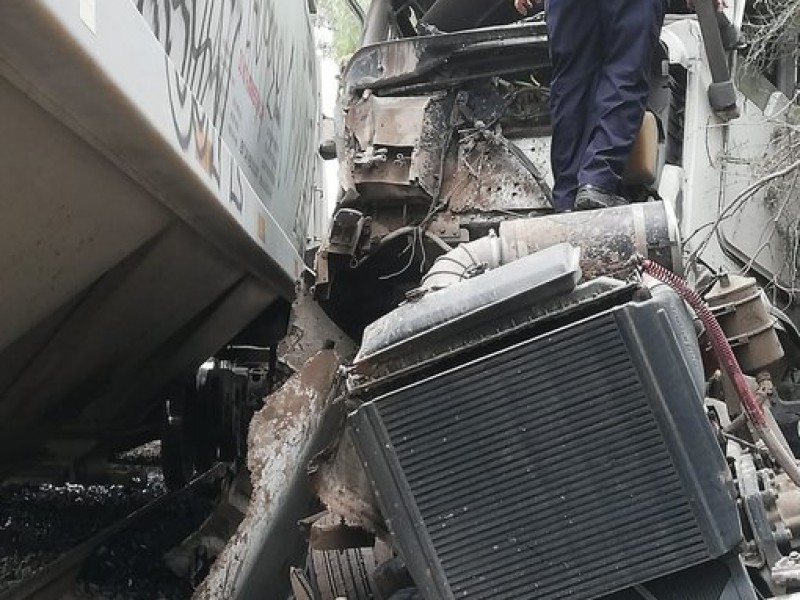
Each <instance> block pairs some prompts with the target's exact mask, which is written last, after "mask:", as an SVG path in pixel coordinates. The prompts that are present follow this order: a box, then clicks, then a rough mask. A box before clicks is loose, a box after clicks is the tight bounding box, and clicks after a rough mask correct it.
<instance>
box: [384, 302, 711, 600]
mask: <svg viewBox="0 0 800 600" xmlns="http://www.w3.org/2000/svg"><path fill="white" fill-rule="evenodd" d="M375 404H376V407H377V410H378V413H379V415H380V417H381V420H382V421H383V424H384V427H385V430H386V431H387V432H388V434H389V441H390V442H391V445H392V446H393V448H394V451H395V453H396V456H397V459H398V461H399V466H400V469H401V471H402V474H403V477H404V479H405V480H406V483H407V485H408V488H409V489H410V492H411V494H412V495H413V498H414V500H415V502H416V504H417V508H418V510H419V513H420V514H421V516H422V519H423V523H424V528H425V530H426V532H427V536H428V537H429V538H430V540H431V542H432V544H433V547H434V551H435V553H436V555H437V557H438V560H439V562H440V563H441V566H442V569H443V571H444V575H445V577H446V579H447V582H448V584H449V586H450V589H451V590H452V592H453V595H454V596H455V597H456V598H464V597H468V598H493V599H500V598H522V597H526V598H548V599H556V598H562V597H564V598H566V597H569V598H571V599H574V600H579V599H583V598H595V597H599V596H602V595H605V594H608V593H610V592H612V591H615V590H619V589H622V588H625V587H627V586H630V585H632V584H635V583H639V582H642V581H647V580H651V579H654V578H656V577H659V576H662V575H665V574H667V573H672V572H675V571H677V570H679V569H682V568H685V567H688V566H691V565H694V564H697V563H699V562H701V561H703V560H705V559H707V558H708V550H707V549H706V547H705V543H704V541H703V537H702V535H701V532H700V530H699V529H698V526H697V524H696V522H695V517H694V514H693V512H692V510H691V508H690V506H689V504H688V501H687V499H686V494H685V492H684V491H683V488H682V485H681V482H680V480H679V477H678V475H677V474H676V472H675V468H674V466H673V464H672V462H671V458H670V454H669V452H668V450H667V447H666V444H665V442H664V440H663V438H662V435H661V432H660V430H659V427H658V425H657V423H656V421H655V418H654V416H653V414H652V412H651V409H650V406H649V403H648V401H647V399H646V397H645V392H644V390H643V388H642V385H641V383H640V381H639V379H638V376H637V373H636V371H635V369H634V367H633V364H632V363H631V360H630V358H629V356H628V351H627V348H626V346H625V344H624V343H623V340H622V338H621V336H620V334H619V332H618V330H617V328H616V325H615V321H614V318H613V316H612V315H611V314H606V315H602V316H600V317H597V318H595V319H593V320H591V321H589V322H586V323H583V324H581V325H580V326H577V327H572V328H569V329H566V330H562V331H560V332H556V333H554V334H552V335H550V336H546V337H543V338H538V339H536V340H532V341H530V342H526V343H525V344H522V345H519V346H516V347H513V348H510V349H508V350H507V351H504V352H502V353H500V354H496V355H493V356H490V357H488V358H485V359H481V360H479V361H477V362H474V363H471V364H468V365H466V366H464V367H460V368H458V369H455V370H453V371H450V372H447V373H445V374H443V375H440V376H438V377H435V378H433V379H430V380H428V381H425V382H422V383H421V384H418V385H415V386H411V387H408V388H405V389H403V390H400V391H397V392H394V393H392V394H389V395H387V396H385V397H383V398H380V399H378V400H377V401H376V403H375Z"/></svg>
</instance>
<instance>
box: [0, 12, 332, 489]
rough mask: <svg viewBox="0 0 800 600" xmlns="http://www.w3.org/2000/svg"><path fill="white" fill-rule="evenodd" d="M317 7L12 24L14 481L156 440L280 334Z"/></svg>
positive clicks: (8, 161)
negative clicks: (196, 392)
mask: <svg viewBox="0 0 800 600" xmlns="http://www.w3.org/2000/svg"><path fill="white" fill-rule="evenodd" d="M312 10H313V6H312V3H310V2H306V1H305V0H301V1H296V2H288V3H285V2H278V0H243V1H240V2H214V1H212V0H199V1H193V2H187V1H180V0H178V1H175V0H172V1H166V0H102V1H96V0H81V1H80V2H78V1H76V2H63V1H62V0H10V1H5V2H3V3H1V4H0V115H2V116H1V117H0V139H1V140H2V152H1V153H0V157H1V158H0V440H2V441H1V442H0V476H8V475H9V474H13V473H20V472H23V471H27V472H30V470H31V468H32V467H36V468H37V469H38V468H40V467H42V466H43V465H48V466H54V467H56V468H57V469H63V468H65V467H73V466H75V465H76V464H81V463H82V462H84V461H86V460H88V459H89V458H91V457H99V456H103V455H105V454H106V453H108V451H109V450H113V449H117V448H122V447H124V446H126V445H131V444H134V443H137V442H139V441H142V440H146V439H149V438H152V437H154V436H155V435H157V433H158V431H159V427H160V423H161V421H162V415H163V405H164V402H163V400H164V394H165V393H166V392H165V390H167V389H169V386H170V385H171V383H172V382H174V381H176V380H178V381H179V380H182V379H189V378H191V377H193V373H195V372H196V370H197V368H198V367H199V366H200V365H201V364H202V363H203V362H204V361H205V360H206V359H207V358H208V357H209V356H212V355H214V354H215V353H216V352H218V351H219V350H220V349H221V348H225V347H226V346H227V345H228V344H229V343H230V342H231V341H232V340H234V338H235V342H236V343H237V344H240V345H246V346H250V347H255V348H266V347H268V346H269V345H270V344H273V343H274V342H275V339H276V338H277V337H279V336H280V330H281V327H285V320H286V314H287V312H288V305H289V302H290V301H291V299H292V298H293V295H294V293H295V282H296V281H297V279H298V277H299V276H300V274H301V273H302V271H303V269H304V268H305V267H304V251H305V247H306V241H307V224H308V221H309V216H310V215H312V214H313V213H314V212H315V211H314V210H313V206H314V203H315V202H319V201H321V198H320V197H319V195H318V194H317V193H316V192H317V190H318V187H317V185H316V182H317V178H316V172H315V171H316V164H317V160H318V158H317V157H316V156H315V153H314V148H315V146H316V144H317V125H318V94H317V83H316V82H317V68H316V52H315V47H314V44H313V39H312V36H313V31H312V27H311V21H310V14H311V11H312Z"/></svg>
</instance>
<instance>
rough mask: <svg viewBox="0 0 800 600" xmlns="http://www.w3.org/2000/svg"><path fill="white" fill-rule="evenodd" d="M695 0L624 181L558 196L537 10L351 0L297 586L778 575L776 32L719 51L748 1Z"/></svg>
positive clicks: (790, 225)
mask: <svg viewBox="0 0 800 600" xmlns="http://www.w3.org/2000/svg"><path fill="white" fill-rule="evenodd" d="M473 4H475V5H476V6H478V4H477V3H473ZM509 4H510V3H509ZM697 4H698V17H695V16H694V15H690V14H687V13H686V12H684V13H681V14H678V13H671V14H669V15H668V17H667V20H666V23H665V26H664V28H663V31H662V35H661V42H662V43H661V46H660V48H659V50H658V52H657V56H656V57H655V58H654V61H653V69H652V77H651V94H650V101H649V107H648V114H647V115H646V117H645V120H644V123H643V127H642V132H641V133H640V136H639V138H638V140H637V145H636V149H635V150H634V155H633V156H632V159H631V161H630V163H629V165H628V172H627V173H626V177H625V182H624V183H625V194H626V196H627V197H628V198H629V199H630V200H631V201H633V203H632V204H631V205H629V206H625V207H619V208H614V209H606V210H603V211H590V212H578V213H570V214H565V215H553V214H551V211H550V206H549V193H550V191H549V186H550V184H551V182H552V179H551V175H550V172H549V166H548V160H547V154H548V152H547V149H548V146H549V140H548V135H549V116H548V108H547V81H548V77H549V67H548V63H549V59H548V50H547V39H546V32H545V27H544V24H543V23H542V22H541V20H539V19H537V18H534V19H530V20H525V21H522V22H518V23H514V24H507V25H503V24H499V22H500V21H502V20H503V19H504V18H505V17H504V16H503V15H502V14H501V13H502V11H503V10H505V9H506V8H509V7H501V8H500V9H499V10H500V12H498V13H491V11H487V10H486V8H485V7H486V4H485V3H484V4H481V6H479V7H478V8H479V9H480V10H478V12H476V13H475V14H472V15H470V14H467V13H468V12H469V11H468V9H467V7H468V6H472V4H470V3H469V2H466V3H465V2H450V1H449V0H440V1H439V2H436V3H429V2H428V3H426V2H401V3H395V2H390V1H389V0H374V1H373V2H372V3H371V6H370V9H369V12H368V14H367V15H365V20H366V24H365V25H366V27H365V44H364V45H363V47H362V48H361V49H360V50H359V51H358V52H357V53H356V54H355V55H354V57H353V58H352V60H351V61H350V63H349V65H348V67H347V69H346V70H345V72H344V74H343V77H342V94H341V105H340V108H341V110H340V112H339V114H338V115H337V118H338V130H337V136H336V152H337V155H338V160H339V164H340V176H341V181H342V187H343V193H342V196H341V198H340V201H339V203H338V206H337V211H336V213H335V215H334V217H333V222H332V227H331V231H330V233H329V236H328V237H327V239H326V240H325V242H324V243H323V246H322V247H321V249H320V252H319V253H318V255H317V259H316V265H315V274H316V279H315V285H314V294H315V295H316V297H317V298H318V299H319V301H320V303H321V304H322V305H323V306H324V307H325V308H326V310H327V312H328V314H329V315H331V316H332V317H333V318H334V320H335V321H337V322H338V323H339V324H340V325H341V326H342V327H344V328H345V329H347V330H348V331H349V332H350V333H351V334H352V335H353V336H354V337H357V338H360V339H361V346H360V349H359V351H358V353H357V354H356V355H355V357H352V358H346V359H345V360H344V365H343V368H342V380H341V382H340V385H341V386H342V387H341V390H340V393H339V394H338V395H337V396H336V400H335V401H333V402H332V405H331V411H332V412H333V413H334V414H339V415H340V416H341V418H342V423H343V424H342V426H341V427H340V428H338V430H337V431H338V435H337V436H335V437H334V439H333V440H332V441H330V443H329V445H328V447H327V449H326V450H324V451H323V452H321V453H319V454H318V455H317V457H316V458H315V459H314V461H312V466H311V481H312V484H313V485H314V488H315V490H316V491H317V495H318V498H319V500H320V501H321V504H322V505H323V506H324V507H325V509H326V511H325V512H323V513H320V514H318V515H315V516H314V517H312V518H310V519H308V520H307V521H306V525H307V526H308V539H309V553H308V566H307V568H306V569H305V570H295V571H293V574H292V577H293V584H294V592H295V595H296V597H297V598H323V599H327V598H335V597H339V596H344V597H348V598H397V599H399V598H427V599H445V598H543V599H549V598H573V599H587V600H588V599H591V598H609V599H614V600H623V599H625V600H627V599H634V598H646V599H653V598H655V599H659V600H667V599H673V598H692V599H699V598H708V599H720V600H732V599H755V598H758V597H787V598H788V597H791V598H794V597H796V596H794V595H790V596H786V595H785V594H791V593H792V592H794V591H800V520H799V519H798V517H800V504H799V503H798V500H799V499H800V470H799V469H798V465H797V458H796V455H795V453H796V452H798V450H800V437H798V416H799V415H800V379H799V378H798V374H800V371H798V368H800V362H798V359H800V331H798V324H800V319H798V317H800V312H798V310H797V308H798V307H797V304H796V302H795V300H794V298H795V293H796V277H797V270H798V262H797V252H796V248H797V244H798V238H797V222H798V218H799V217H800V196H799V195H798V194H797V191H796V189H795V188H794V187H793V185H792V179H791V177H790V178H789V179H788V181H787V180H783V179H781V177H779V176H777V175H776V176H767V177H761V176H760V175H763V174H764V173H767V172H768V171H767V169H769V168H773V169H774V170H775V171H778V172H780V171H781V170H783V171H784V172H785V173H793V174H794V175H793V176H794V177H796V173H797V172H796V164H795V161H796V155H794V156H783V155H782V154H781V153H782V152H784V151H786V150H787V148H796V147H797V138H796V135H797V133H796V123H797V122H798V120H797V119H798V113H799V112H800V111H798V107H797V105H796V104H795V103H793V102H792V101H791V100H790V98H791V96H792V93H793V90H794V86H795V85H796V75H797V63H796V55H795V54H792V53H790V56H789V57H788V60H780V59H779V60H778V61H777V62H776V63H775V64H774V65H773V70H772V71H771V72H770V73H768V77H766V76H764V75H763V74H761V73H755V72H754V71H752V70H748V69H746V68H744V67H740V66H739V65H738V60H739V58H740V57H741V56H742V55H743V52H742V51H741V48H742V47H741V44H740V42H739V39H738V32H739V31H740V30H741V28H742V25H743V24H744V23H746V22H747V21H749V20H751V19H755V18H757V15H756V14H754V13H753V12H752V7H750V6H748V5H747V3H745V2H743V1H735V2H729V4H730V6H729V7H728V8H727V11H726V15H725V16H726V18H724V19H722V18H717V17H716V16H715V14H714V10H713V7H712V3H711V2H697ZM448 6H449V7H450V8H452V7H455V11H453V10H448ZM481 11H482V12H481ZM481 18H483V19H484V20H483V21H481ZM464 22H466V23H470V25H469V27H474V25H476V24H477V25H485V27H479V28H471V29H469V28H467V27H465V25H464ZM701 30H702V35H701ZM417 33H421V35H417ZM792 52H793V50H792ZM776 86H778V87H776ZM793 124H794V125H793ZM773 160H777V161H778V162H777V163H776V162H770V161H773ZM782 160H784V161H786V162H780V161H782ZM792 165H794V166H792ZM792 169H795V170H794V171H792ZM684 278H685V279H684ZM687 281H688V283H687ZM337 411H338V412H337Z"/></svg>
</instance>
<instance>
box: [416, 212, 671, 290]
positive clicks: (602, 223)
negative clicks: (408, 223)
mask: <svg viewBox="0 0 800 600" xmlns="http://www.w3.org/2000/svg"><path fill="white" fill-rule="evenodd" d="M562 243H568V244H571V245H573V246H576V247H578V248H580V249H581V261H580V268H581V271H582V273H583V275H584V276H585V277H586V279H593V278H595V277H601V276H603V275H612V276H613V275H614V274H620V273H629V272H630V271H631V269H632V266H631V262H630V261H631V259H632V258H633V257H635V256H637V255H639V256H647V257H649V258H650V259H652V260H654V261H655V262H657V263H659V264H661V265H663V266H664V267H666V268H673V267H675V268H680V265H681V264H682V262H681V250H680V241H679V232H678V228H677V221H676V220H675V216H674V214H673V213H672V209H670V208H669V206H668V205H667V204H665V203H663V202H649V203H646V204H633V205H627V206H620V207H616V208H610V209H603V210H594V211H583V212H574V213H562V214H557V215H552V216H542V217H536V218H533V219H517V220H510V221H504V222H503V223H501V225H500V235H499V237H497V236H496V235H495V234H494V233H493V232H490V234H489V235H488V236H486V237H483V238H479V239H477V240H473V241H472V242H468V243H466V244H461V245H460V246H458V247H456V248H454V249H453V250H451V251H449V252H448V253H446V254H445V255H443V256H440V257H439V258H437V259H436V261H435V262H434V264H433V266H432V267H431V268H430V270H429V271H428V273H426V274H425V277H424V278H423V279H422V290H423V291H425V290H435V289H440V288H444V287H447V286H448V285H452V284H454V283H458V282H460V281H462V280H464V279H468V278H470V277H472V276H474V275H475V274H476V273H480V272H482V271H485V270H487V269H494V268H496V267H498V266H499V265H505V264H508V263H511V262H514V261H515V260H517V259H519V258H522V257H525V256H529V255H530V254H534V253H536V252H539V251H540V250H544V249H546V248H549V247H551V246H554V245H556V244H562Z"/></svg>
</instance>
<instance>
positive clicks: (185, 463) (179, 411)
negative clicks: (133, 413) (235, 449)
mask: <svg viewBox="0 0 800 600" xmlns="http://www.w3.org/2000/svg"><path fill="white" fill-rule="evenodd" d="M192 437H193V436H192V431H191V427H190V425H189V423H188V420H187V415H186V410H185V406H183V402H182V399H181V398H176V399H170V400H167V401H166V403H165V406H164V414H163V419H162V422H161V470H162V471H163V473H164V483H166V485H167V488H168V489H170V490H177V489H180V488H182V487H183V486H185V485H186V484H187V483H189V481H191V480H192V475H194V454H195V450H194V443H193V440H192Z"/></svg>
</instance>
